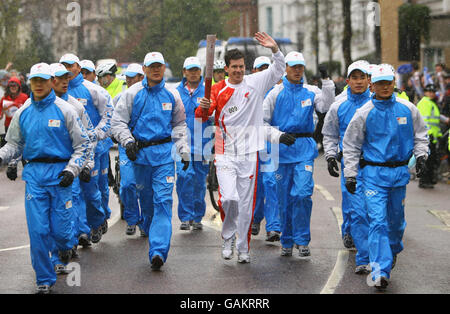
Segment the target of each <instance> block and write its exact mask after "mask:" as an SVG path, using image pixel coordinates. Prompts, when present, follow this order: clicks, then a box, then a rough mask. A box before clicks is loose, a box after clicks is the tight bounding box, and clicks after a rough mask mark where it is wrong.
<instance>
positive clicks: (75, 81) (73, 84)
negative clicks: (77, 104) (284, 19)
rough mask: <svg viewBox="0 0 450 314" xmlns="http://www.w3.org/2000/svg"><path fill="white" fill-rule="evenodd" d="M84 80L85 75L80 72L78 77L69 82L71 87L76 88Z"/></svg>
mask: <svg viewBox="0 0 450 314" xmlns="http://www.w3.org/2000/svg"><path fill="white" fill-rule="evenodd" d="M83 82H84V78H83V75H82V74H81V73H80V74H78V76H77V77H75V78H74V79H73V80H71V81H70V82H69V88H75V87H78V86H80V85H81V84H82V83H83Z"/></svg>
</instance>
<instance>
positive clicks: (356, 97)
mask: <svg viewBox="0 0 450 314" xmlns="http://www.w3.org/2000/svg"><path fill="white" fill-rule="evenodd" d="M347 99H348V100H350V101H351V102H353V103H357V104H360V103H363V102H367V101H369V99H370V89H367V90H366V91H365V92H364V93H362V94H354V93H353V92H352V91H351V89H350V88H348V89H347Z"/></svg>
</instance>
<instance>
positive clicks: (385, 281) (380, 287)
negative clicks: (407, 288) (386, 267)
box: [375, 276, 389, 291]
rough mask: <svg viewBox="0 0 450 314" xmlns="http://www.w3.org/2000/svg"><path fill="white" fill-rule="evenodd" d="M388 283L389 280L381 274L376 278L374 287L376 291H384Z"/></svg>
mask: <svg viewBox="0 0 450 314" xmlns="http://www.w3.org/2000/svg"><path fill="white" fill-rule="evenodd" d="M388 285H389V280H388V279H387V278H386V277H384V276H381V277H380V278H379V279H378V281H377V283H376V284H375V288H376V289H377V290H378V291H384V290H386V288H387V286H388Z"/></svg>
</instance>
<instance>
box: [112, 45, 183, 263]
mask: <svg viewBox="0 0 450 314" xmlns="http://www.w3.org/2000/svg"><path fill="white" fill-rule="evenodd" d="M165 68H166V66H165V61H164V57H163V55H162V54H161V53H159V52H151V53H149V54H147V56H146V57H145V60H144V68H143V70H144V73H145V75H146V77H145V79H144V80H143V81H142V82H141V83H138V84H135V85H133V86H132V87H131V88H129V89H128V90H127V91H126V92H124V93H123V95H122V96H121V97H120V100H119V102H118V104H117V106H116V109H115V112H114V115H113V119H112V135H113V136H114V138H115V139H116V140H117V141H118V142H119V143H120V144H121V145H122V146H123V147H125V149H126V154H127V156H128V158H129V159H130V160H131V161H133V162H134V170H135V176H136V184H137V189H138V196H139V199H140V202H141V207H142V212H143V215H144V216H145V217H146V218H148V219H149V221H150V228H149V232H148V236H149V244H150V249H149V259H150V262H151V265H152V269H153V270H159V269H160V268H161V266H162V265H163V264H164V262H165V261H166V260H167V256H168V253H169V248H170V239H171V236H172V191H173V186H174V183H175V178H174V176H175V164H174V158H176V157H177V156H175V151H176V152H177V153H178V155H181V156H183V161H182V162H183V164H184V167H183V169H184V170H187V169H188V167H189V154H190V152H189V146H188V144H187V138H186V121H185V120H186V115H185V112H184V106H183V102H182V100H181V97H180V94H179V92H178V91H177V90H171V89H168V88H166V87H165V81H164V72H165ZM173 142H175V144H176V145H175V146H176V147H174V145H173ZM173 148H174V149H173ZM178 158H179V157H178Z"/></svg>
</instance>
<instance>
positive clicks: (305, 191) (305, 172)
mask: <svg viewBox="0 0 450 314" xmlns="http://www.w3.org/2000/svg"><path fill="white" fill-rule="evenodd" d="M304 70H305V59H304V58H303V55H302V54H301V53H300V52H296V51H293V52H290V53H289V54H288V55H287V56H286V73H287V75H286V76H285V77H284V78H283V84H281V85H277V86H275V88H274V89H273V90H272V91H271V92H270V93H269V94H268V95H267V97H266V99H265V100H264V105H263V106H264V122H265V123H266V125H268V126H271V127H270V132H269V134H268V136H269V140H270V141H271V142H272V143H273V142H274V140H275V141H278V140H279V143H281V144H280V146H279V166H278V169H277V170H276V171H275V173H276V176H277V193H278V203H279V207H280V216H281V245H282V251H281V255H282V256H292V251H293V247H294V245H296V246H297V247H298V249H299V257H300V258H307V257H309V256H310V255H311V252H310V249H309V246H308V245H309V242H310V241H311V231H310V221H311V212H312V199H311V196H312V193H313V190H314V180H313V170H314V159H315V158H316V157H317V156H318V150H317V145H316V142H315V141H314V139H313V132H314V119H313V115H314V110H318V111H319V112H327V111H328V108H329V106H330V105H331V104H332V103H333V102H334V98H335V85H334V83H333V81H331V80H329V79H327V80H322V90H320V89H319V88H318V87H316V86H311V85H307V84H304V81H303V73H304ZM275 127H276V128H275ZM289 146H290V147H289ZM272 147H273V145H272Z"/></svg>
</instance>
